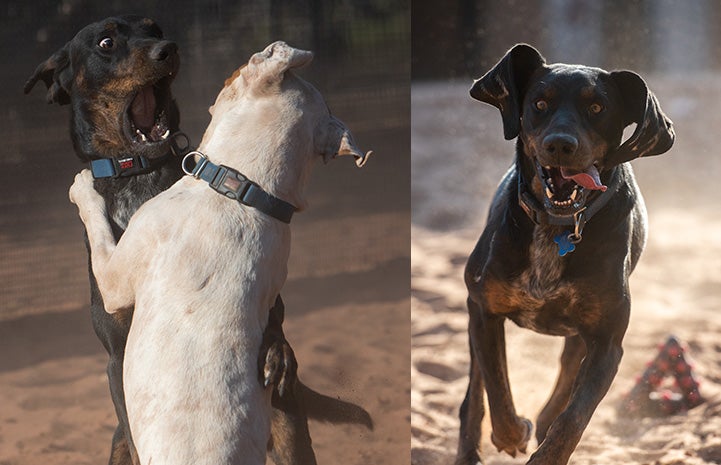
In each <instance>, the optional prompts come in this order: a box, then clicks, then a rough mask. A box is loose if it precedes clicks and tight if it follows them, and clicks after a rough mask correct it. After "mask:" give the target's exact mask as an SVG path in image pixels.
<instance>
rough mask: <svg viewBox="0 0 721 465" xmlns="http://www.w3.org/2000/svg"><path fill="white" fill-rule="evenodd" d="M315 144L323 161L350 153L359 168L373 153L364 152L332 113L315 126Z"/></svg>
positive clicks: (348, 130) (326, 161)
mask: <svg viewBox="0 0 721 465" xmlns="http://www.w3.org/2000/svg"><path fill="white" fill-rule="evenodd" d="M315 144H316V149H317V150H318V152H320V154H321V155H323V161H324V162H325V163H328V162H329V161H330V160H332V159H334V158H335V157H337V156H340V155H352V156H353V157H355V163H356V165H357V166H358V167H359V168H360V167H362V166H363V165H365V163H366V162H367V161H368V157H370V156H371V154H372V153H373V152H368V153H365V154H364V153H363V152H362V151H361V150H360V149H359V148H358V147H357V146H356V145H355V142H353V135H352V134H351V132H350V129H348V128H347V127H346V125H345V124H344V123H343V121H341V120H339V119H338V118H336V117H335V116H333V115H329V116H328V119H327V120H326V121H325V122H323V123H321V124H320V125H319V126H318V127H317V128H316V134H315Z"/></svg>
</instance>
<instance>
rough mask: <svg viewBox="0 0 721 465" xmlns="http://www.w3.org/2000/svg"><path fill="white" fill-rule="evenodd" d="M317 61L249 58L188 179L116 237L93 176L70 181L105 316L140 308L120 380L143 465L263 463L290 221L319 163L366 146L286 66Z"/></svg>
mask: <svg viewBox="0 0 721 465" xmlns="http://www.w3.org/2000/svg"><path fill="white" fill-rule="evenodd" d="M311 59H312V53H311V52H307V51H302V50H297V49H293V48H291V47H289V46H288V45H286V44H285V43H283V42H276V43H274V44H272V45H270V46H268V47H267V48H266V49H265V50H264V51H263V52H261V53H256V54H255V55H253V57H252V58H251V59H250V61H249V62H248V64H247V65H246V66H244V67H241V68H240V69H239V70H238V71H237V72H236V73H235V74H234V75H233V76H232V77H231V78H230V79H228V80H227V81H226V85H225V88H223V90H222V91H221V92H220V94H219V95H218V98H217V100H216V102H215V105H213V107H211V109H210V112H211V114H212V120H211V122H210V125H209V127H208V129H207V130H206V132H205V135H204V136H203V140H202V142H201V144H200V147H199V149H198V152H195V153H194V154H191V156H190V157H186V160H184V169H186V170H187V172H188V173H189V174H193V176H186V177H184V178H183V179H181V180H180V181H178V182H177V183H176V184H175V185H174V186H172V187H171V188H170V189H168V190H167V191H165V192H163V193H162V194H160V195H158V196H157V197H155V198H153V199H152V200H150V201H148V202H147V203H146V204H144V205H143V206H142V207H141V208H140V209H139V210H138V212H137V213H136V214H135V216H133V218H132V220H131V221H130V224H129V225H128V228H127V231H126V232H125V234H124V235H123V237H122V239H121V240H120V241H119V242H118V243H117V244H116V243H115V240H114V239H113V235H112V232H111V230H110V225H109V223H108V219H107V216H106V212H105V203H104V202H103V199H102V197H100V196H99V195H98V194H97V193H96V192H95V190H94V189H93V180H92V175H91V174H90V172H89V171H88V170H85V171H83V172H81V173H80V174H78V175H77V176H76V178H75V183H74V184H73V185H72V187H71V188H70V199H71V201H72V202H73V203H75V204H77V206H78V209H79V212H80V217H81V219H82V220H83V222H84V223H85V227H86V230H87V233H88V239H89V242H90V247H91V256H92V267H93V271H94V272H95V276H96V278H97V281H98V286H99V288H100V291H101V293H102V295H103V300H104V302H105V309H106V311H107V312H109V313H116V312H118V314H119V315H122V312H123V310H124V309H129V308H132V307H133V306H134V307H135V314H134V316H133V320H134V321H133V324H132V327H131V330H130V335H129V337H128V343H127V347H126V355H125V366H124V383H125V401H126V404H127V409H128V417H129V420H130V428H131V432H132V435H133V439H134V441H135V445H136V447H137V450H138V455H139V457H140V462H141V464H142V465H163V464H168V465H178V464H185V465H189V464H193V465H201V464H209V465H211V464H212V465H219V464H262V463H265V454H266V446H267V444H268V438H269V434H270V419H269V416H270V397H269V396H270V390H269V389H264V388H263V387H262V386H261V384H260V381H259V374H258V373H259V371H258V370H259V369H258V353H259V350H260V345H261V338H262V335H263V330H264V328H265V326H266V324H267V321H268V311H269V309H270V308H271V307H272V306H273V303H274V301H275V298H276V296H277V295H278V293H279V292H280V289H281V287H282V286H283V284H284V282H285V279H286V275H287V261H288V254H289V250H290V228H289V226H288V224H287V222H289V220H290V215H292V213H293V211H294V210H301V209H302V208H303V207H304V206H305V205H306V202H305V199H304V188H305V185H306V182H307V180H308V177H309V175H310V171H311V167H312V166H313V164H314V162H315V161H316V160H317V159H319V158H321V157H322V158H323V159H324V160H325V161H328V160H330V159H332V158H334V157H335V156H336V155H353V156H355V157H356V159H357V160H356V163H357V164H358V165H359V166H361V165H362V164H363V163H364V162H365V160H366V157H367V156H368V155H370V152H369V153H368V154H365V155H364V154H363V153H362V152H360V151H359V150H358V149H357V148H356V147H355V145H354V144H353V140H352V137H351V134H350V132H349V131H348V129H347V128H346V127H345V126H344V125H343V123H342V122H341V121H339V120H338V119H336V118H334V117H333V116H331V115H330V114H329V112H328V109H327V106H326V104H325V102H324V101H323V98H322V97H321V95H320V94H319V92H318V91H317V90H316V89H315V88H314V87H313V86H311V85H310V84H308V83H307V82H305V81H303V80H302V79H300V78H298V77H296V76H295V75H293V74H292V73H291V72H289V70H291V69H293V68H298V67H300V66H303V65H305V64H307V63H308V62H310V60H311ZM216 164H217V165H220V164H223V165H225V166H227V167H231V168H233V169H235V170H237V172H240V173H242V175H244V176H245V177H247V179H249V180H252V181H253V184H249V183H247V182H245V181H244V178H243V177H242V175H238V174H237V172H236V171H233V170H232V169H231V170H227V169H225V168H224V167H218V166H216ZM204 180H207V181H208V182H206V181H204ZM209 183H210V185H211V187H213V188H212V189H209ZM216 191H217V192H216ZM219 193H220V194H223V195H220V194H219ZM239 196H240V197H243V200H242V201H237V200H234V199H232V197H239ZM228 197H231V198H228ZM248 204H249V205H248Z"/></svg>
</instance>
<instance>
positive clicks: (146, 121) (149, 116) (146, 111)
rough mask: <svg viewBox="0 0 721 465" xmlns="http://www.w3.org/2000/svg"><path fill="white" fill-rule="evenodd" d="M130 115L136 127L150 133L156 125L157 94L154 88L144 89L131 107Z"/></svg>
mask: <svg viewBox="0 0 721 465" xmlns="http://www.w3.org/2000/svg"><path fill="white" fill-rule="evenodd" d="M130 114H131V116H132V117H133V123H135V127H136V128H139V129H143V130H145V131H148V130H149V129H150V128H152V127H153V124H155V94H154V93H153V86H148V87H144V88H142V89H141V90H140V92H138V95H136V96H135V98H134V99H133V103H132V104H131V105H130Z"/></svg>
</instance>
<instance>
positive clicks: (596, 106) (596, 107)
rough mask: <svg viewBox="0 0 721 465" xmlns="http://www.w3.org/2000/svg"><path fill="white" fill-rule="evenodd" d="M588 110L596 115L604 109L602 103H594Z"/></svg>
mask: <svg viewBox="0 0 721 465" xmlns="http://www.w3.org/2000/svg"><path fill="white" fill-rule="evenodd" d="M588 111H590V112H591V113H593V114H594V115H597V114H599V113H601V112H602V111H603V105H601V104H600V103H592V104H591V106H590V107H588Z"/></svg>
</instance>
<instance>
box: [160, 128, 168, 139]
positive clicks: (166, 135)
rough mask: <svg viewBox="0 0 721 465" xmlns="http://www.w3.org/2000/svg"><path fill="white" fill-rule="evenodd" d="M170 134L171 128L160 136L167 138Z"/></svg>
mask: <svg viewBox="0 0 721 465" xmlns="http://www.w3.org/2000/svg"><path fill="white" fill-rule="evenodd" d="M169 135H170V129H167V130H166V131H165V133H163V135H162V136H160V137H161V138H162V139H167V138H168V136H169Z"/></svg>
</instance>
